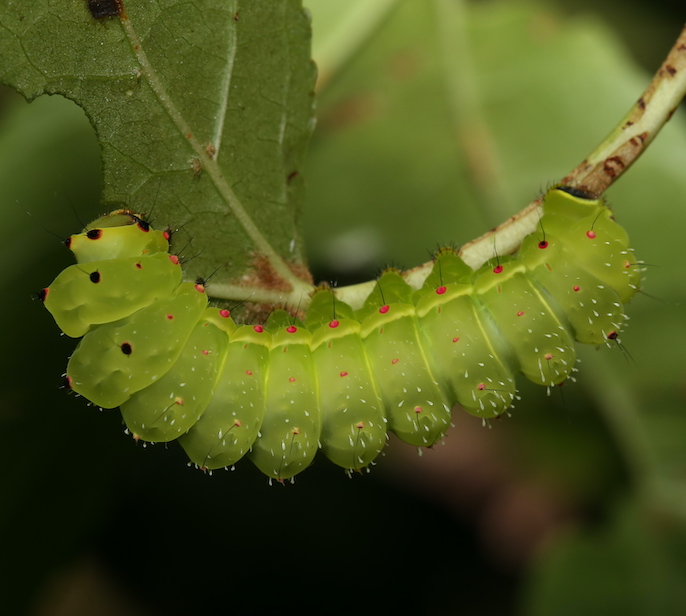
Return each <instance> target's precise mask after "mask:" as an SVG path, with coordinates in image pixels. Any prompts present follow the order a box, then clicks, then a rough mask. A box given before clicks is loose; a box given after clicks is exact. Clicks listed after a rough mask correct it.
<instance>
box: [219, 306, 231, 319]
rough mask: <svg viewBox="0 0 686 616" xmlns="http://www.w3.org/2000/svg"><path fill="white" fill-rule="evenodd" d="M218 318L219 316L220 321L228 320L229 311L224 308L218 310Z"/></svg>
mask: <svg viewBox="0 0 686 616" xmlns="http://www.w3.org/2000/svg"><path fill="white" fill-rule="evenodd" d="M219 316H220V317H221V318H222V319H228V318H229V317H230V316H231V311H230V310H226V308H225V309H224V310H220V311H219Z"/></svg>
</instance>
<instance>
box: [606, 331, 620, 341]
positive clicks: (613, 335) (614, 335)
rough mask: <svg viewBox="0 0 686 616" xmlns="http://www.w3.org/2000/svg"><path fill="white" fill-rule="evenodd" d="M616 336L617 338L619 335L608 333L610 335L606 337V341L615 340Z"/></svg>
mask: <svg viewBox="0 0 686 616" xmlns="http://www.w3.org/2000/svg"><path fill="white" fill-rule="evenodd" d="M618 336H619V334H618V333H617V332H610V333H609V334H608V335H607V339H608V340H617V337H618Z"/></svg>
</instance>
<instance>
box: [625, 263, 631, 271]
mask: <svg viewBox="0 0 686 616" xmlns="http://www.w3.org/2000/svg"><path fill="white" fill-rule="evenodd" d="M630 267H631V261H624V269H629V268H630Z"/></svg>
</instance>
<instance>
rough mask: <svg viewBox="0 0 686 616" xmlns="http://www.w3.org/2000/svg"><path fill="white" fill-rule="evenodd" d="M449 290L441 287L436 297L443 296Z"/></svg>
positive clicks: (437, 290)
mask: <svg viewBox="0 0 686 616" xmlns="http://www.w3.org/2000/svg"><path fill="white" fill-rule="evenodd" d="M447 290H448V289H446V288H445V287H444V286H440V287H438V289H436V295H443V294H444V293H445V292H446V291H447Z"/></svg>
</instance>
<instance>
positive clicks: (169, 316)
mask: <svg viewBox="0 0 686 616" xmlns="http://www.w3.org/2000/svg"><path fill="white" fill-rule="evenodd" d="M167 320H168V321H173V320H174V315H173V314H172V313H171V312H169V313H167Z"/></svg>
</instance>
